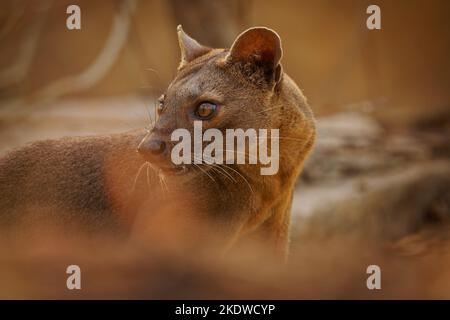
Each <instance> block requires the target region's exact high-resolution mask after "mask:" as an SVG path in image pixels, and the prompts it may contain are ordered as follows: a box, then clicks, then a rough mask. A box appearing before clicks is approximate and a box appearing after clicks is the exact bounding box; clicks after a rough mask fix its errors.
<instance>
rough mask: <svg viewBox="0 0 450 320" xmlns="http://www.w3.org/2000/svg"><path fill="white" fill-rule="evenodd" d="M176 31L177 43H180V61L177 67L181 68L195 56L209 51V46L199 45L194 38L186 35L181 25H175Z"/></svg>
mask: <svg viewBox="0 0 450 320" xmlns="http://www.w3.org/2000/svg"><path fill="white" fill-rule="evenodd" d="M177 33H178V44H179V45H180V50H181V61H180V65H179V66H178V69H181V68H182V67H184V66H185V65H186V64H188V63H189V62H191V61H192V60H194V59H195V58H198V57H200V56H202V55H204V54H205V53H208V52H209V51H211V48H209V47H205V46H203V45H201V44H200V43H198V42H197V41H196V40H195V39H192V38H191V37H190V36H189V35H187V34H186V33H185V32H184V31H183V28H182V27H181V25H179V26H178V27H177Z"/></svg>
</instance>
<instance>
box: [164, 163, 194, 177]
mask: <svg viewBox="0 0 450 320" xmlns="http://www.w3.org/2000/svg"><path fill="white" fill-rule="evenodd" d="M158 168H159V169H160V170H161V171H163V172H164V173H165V174H170V175H181V174H185V173H187V172H188V171H189V168H188V167H187V166H186V165H177V166H175V165H159V166H158Z"/></svg>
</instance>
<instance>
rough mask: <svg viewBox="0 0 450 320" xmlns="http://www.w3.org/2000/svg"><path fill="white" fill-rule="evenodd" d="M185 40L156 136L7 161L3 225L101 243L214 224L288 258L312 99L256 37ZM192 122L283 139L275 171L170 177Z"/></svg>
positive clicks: (39, 146)
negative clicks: (152, 225)
mask: <svg viewBox="0 0 450 320" xmlns="http://www.w3.org/2000/svg"><path fill="white" fill-rule="evenodd" d="M178 36H179V42H180V48H181V63H180V66H179V69H178V73H177V75H176V77H175V79H174V80H173V81H172V83H171V84H170V85H169V87H168V88H167V90H166V92H165V94H164V95H163V96H162V97H161V99H160V106H159V108H158V110H159V118H158V120H157V122H156V124H155V125H154V126H153V128H152V129H151V130H149V131H146V130H137V131H134V132H127V133H123V134H116V135H108V136H93V137H80V138H64V139H60V140H47V141H39V142H35V143H32V144H30V145H27V146H25V147H23V148H20V149H17V150H14V151H12V152H10V153H8V154H7V155H6V156H4V157H3V158H2V159H0V195H1V196H0V222H2V224H3V225H8V226H14V225H16V224H17V223H18V222H20V221H38V220H40V219H43V220H44V221H47V220H49V219H50V220H56V221H58V220H59V221H63V222H64V223H71V222H76V223H77V224H80V225H82V226H83V227H86V228H87V229H88V230H95V231H96V232H97V231H102V230H111V229H119V230H129V228H130V226H136V221H137V219H140V218H139V217H140V215H146V214H147V215H154V216H158V215H159V216H164V217H165V220H164V221H166V222H168V221H170V222H172V221H174V222H173V225H177V224H178V225H179V226H184V225H185V224H184V223H178V222H175V221H189V222H190V224H191V225H192V224H193V223H192V221H208V224H209V225H211V228H214V230H217V231H218V232H221V233H222V234H224V235H225V236H226V238H227V239H228V240H229V242H230V243H231V242H235V241H237V240H239V239H241V238H243V237H244V236H246V235H261V236H262V238H263V239H265V240H266V241H268V244H270V245H271V246H273V247H274V249H275V250H276V251H277V252H280V253H283V254H284V253H286V250H287V244H288V233H289V220H290V206H291V202H292V193H293V188H294V184H295V181H296V179H297V177H298V175H299V174H300V171H301V169H302V165H303V162H304V160H305V158H306V156H307V155H308V153H309V151H310V150H311V148H312V145H313V142H314V137H315V129H314V119H313V115H312V112H311V111H310V109H309V107H308V105H307V103H306V99H305V97H304V96H303V94H302V93H301V91H300V89H299V88H298V87H297V85H296V84H295V83H294V82H293V81H292V80H291V79H290V78H289V77H288V76H287V75H286V74H284V73H283V70H282V67H281V64H280V59H281V56H282V50H281V42H280V39H279V37H278V35H277V34H276V33H275V32H274V31H272V30H270V29H267V28H262V27H261V28H252V29H249V30H247V31H246V32H244V33H242V34H241V35H240V36H239V37H238V38H237V39H236V40H235V42H234V44H233V45H232V47H231V49H210V48H208V47H204V46H202V45H200V44H199V43H198V42H196V41H195V40H194V39H192V38H190V37H189V36H188V35H186V34H185V33H184V32H183V30H182V29H181V28H179V30H178ZM124 107H126V106H124ZM194 120H197V121H199V120H200V121H202V125H203V129H204V130H206V129H208V128H217V129H219V130H225V129H232V128H243V129H247V128H254V129H274V128H276V129H279V135H280V141H279V155H280V159H279V171H278V172H277V173H276V174H275V175H268V176H264V175H261V174H260V166H259V165H251V164H243V165H238V164H236V165H226V166H225V165H224V166H222V167H221V168H218V167H217V166H211V165H208V164H202V165H200V168H198V167H194V166H183V167H182V168H181V167H177V166H174V165H173V164H172V163H171V162H170V150H171V148H172V147H173V143H172V142H171V141H170V135H171V132H173V130H175V129H177V128H186V129H188V130H193V124H192V123H193V121H194ZM136 151H138V152H136ZM149 164H150V165H149ZM179 169H180V170H179ZM181 169H182V170H181ZM161 212H163V213H164V214H162V215H161ZM167 217H170V219H167ZM139 221H142V220H139ZM157 221H159V222H161V221H162V220H157ZM194 224H195V223H194ZM138 225H139V223H138ZM143 225H144V224H142V225H141V227H142V226H143ZM173 225H172V224H171V223H168V224H167V225H165V224H161V227H164V228H166V229H167V230H170V229H171V227H172V226H173ZM175 229H176V228H175ZM176 230H178V229H176ZM174 232H175V231H174Z"/></svg>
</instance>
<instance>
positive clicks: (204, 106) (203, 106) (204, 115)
mask: <svg viewBox="0 0 450 320" xmlns="http://www.w3.org/2000/svg"><path fill="white" fill-rule="evenodd" d="M216 110H217V105H216V104H214V103H211V102H202V103H200V104H199V105H198V107H197V109H196V110H195V115H196V116H197V117H198V118H199V119H202V120H208V119H211V118H212V117H213V116H214V114H215V113H216Z"/></svg>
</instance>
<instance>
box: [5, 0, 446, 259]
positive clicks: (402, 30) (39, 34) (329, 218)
mask: <svg viewBox="0 0 450 320" xmlns="http://www.w3.org/2000/svg"><path fill="white" fill-rule="evenodd" d="M71 4H76V5H78V6H79V7H80V8H81V30H68V29H67V28H66V19H67V17H68V14H67V13H66V8H67V7H68V6H69V5H71ZM371 4H377V5H378V6H379V7H380V8H381V26H382V29H381V30H368V29H367V27H366V19H367V17H368V14H367V13H366V8H367V7H368V6H369V5H371ZM449 14H450V2H449V1H446V0H433V1H425V0H396V1H375V2H373V1H365V0H340V1H333V0H316V1H306V0H295V1H294V0H280V1H268V0H266V1H264V0H261V1H256V0H253V1H244V0H241V1H236V0H212V1H211V0H210V1H208V0H191V1H187V0H166V1H164V0H108V1H107V0H101V1H100V0H89V1H87V0H81V1H75V0H71V1H65V0H58V1H50V0H48V1H45V0H41V1H33V0H2V4H1V7H0V152H1V153H4V152H5V151H6V150H9V149H10V148H13V147H17V146H20V145H22V144H24V143H26V142H28V141H32V140H37V139H43V138H53V137H61V136H66V135H85V134H98V133H110V132H121V131H126V130H131V129H134V128H139V127H143V126H145V125H146V124H147V123H148V113H150V115H152V114H153V107H154V100H155V97H158V96H159V94H160V93H161V92H162V91H163V90H164V88H165V87H166V86H167V84H168V83H169V82H170V80H171V79H172V77H173V76H174V74H175V72H176V67H177V65H178V62H179V49H178V42H177V36H176V26H177V25H178V24H182V25H183V28H184V30H185V31H186V32H187V33H189V34H190V35H191V36H192V37H194V38H196V39H197V40H198V41H199V42H201V43H203V44H205V45H208V46H212V47H229V46H230V45H231V43H232V42H233V40H234V39H235V37H236V36H237V35H238V34H239V33H241V32H242V31H243V30H245V29H246V28H248V27H252V26H267V27H270V28H273V29H274V30H276V31H277V32H278V33H279V35H280V36H281V39H282V43H283V48H284V56H283V60H282V63H283V66H284V70H285V71H286V73H288V74H289V75H290V76H291V77H292V78H293V79H294V80H295V81H296V82H297V83H298V84H299V86H300V88H302V89H303V90H304V93H305V95H306V96H307V97H308V101H309V103H310V105H311V107H312V109H313V110H314V113H315V114H316V116H317V121H318V139H317V144H316V147H315V150H314V152H313V154H312V156H311V157H310V159H309V161H308V163H307V165H306V168H305V172H304V174H303V175H302V178H301V180H300V181H299V184H298V189H297V193H296V195H295V198H294V204H293V220H294V228H293V238H294V240H295V239H300V238H304V237H309V238H311V237H312V236H314V237H315V236H318V237H321V236H323V235H327V234H330V233H335V232H337V231H344V232H346V231H347V230H358V231H359V232H362V233H364V234H369V235H371V236H373V237H375V238H380V239H383V240H385V239H388V240H389V241H394V242H395V243H414V242H415V241H416V239H417V237H416V236H417V234H419V233H421V232H425V231H426V232H428V231H429V230H435V229H436V230H437V228H441V227H442V226H443V225H447V223H448V221H449V217H450V216H449V202H450V194H449V190H450V188H449V187H450V166H449V155H450V142H449V136H450V125H449V124H450V121H449V120H450V90H449V88H450V87H449V84H450V62H449V57H450V36H449V35H450V24H449V23H448V17H449ZM294 245H295V241H294ZM408 248H409V247H408ZM411 248H419V249H408V250H410V251H412V252H416V251H415V250H422V249H423V248H424V246H418V247H417V246H412V247H411Z"/></svg>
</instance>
